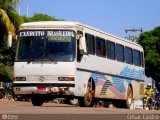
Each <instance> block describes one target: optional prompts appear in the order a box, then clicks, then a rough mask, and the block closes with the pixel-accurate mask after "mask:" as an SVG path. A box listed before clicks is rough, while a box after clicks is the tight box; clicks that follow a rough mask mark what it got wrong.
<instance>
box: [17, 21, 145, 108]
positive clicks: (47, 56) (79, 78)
mask: <svg viewBox="0 0 160 120" xmlns="http://www.w3.org/2000/svg"><path fill="white" fill-rule="evenodd" d="M143 74H144V62H143V48H142V47H141V46H140V45H139V44H136V43H133V42H130V41H128V40H125V39H123V38H120V37H117V36H114V35H111V34H109V33H106V32H103V31H100V30H98V29H95V28H92V27H90V26H87V25H84V24H81V23H78V22H68V21H49V22H31V23H24V24H22V25H21V26H20V30H19V40H18V47H17V52H16V58H15V62H14V92H15V93H16V94H20V95H29V96H31V99H32V104H33V105H34V106H41V105H42V104H43V102H44V101H45V100H46V99H50V98H54V97H60V96H62V97H67V96H72V97H73V96H74V97H77V98H78V100H79V105H80V106H93V105H94V102H95V99H99V98H100V99H106V100H107V99H110V100H123V101H125V103H126V107H128V108H129V107H130V105H131V102H132V100H133V99H139V98H141V97H142V96H143V95H144V80H143Z"/></svg>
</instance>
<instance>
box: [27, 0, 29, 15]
mask: <svg viewBox="0 0 160 120" xmlns="http://www.w3.org/2000/svg"><path fill="white" fill-rule="evenodd" d="M28 13H29V3H28V0H27V18H28Z"/></svg>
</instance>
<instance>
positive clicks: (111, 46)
mask: <svg viewBox="0 0 160 120" xmlns="http://www.w3.org/2000/svg"><path fill="white" fill-rule="evenodd" d="M106 51H107V58H108V59H112V60H115V55H116V54H115V43H114V42H111V41H106Z"/></svg>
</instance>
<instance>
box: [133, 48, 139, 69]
mask: <svg viewBox="0 0 160 120" xmlns="http://www.w3.org/2000/svg"><path fill="white" fill-rule="evenodd" d="M133 60H134V65H136V66H141V57H140V51H138V50H134V51H133Z"/></svg>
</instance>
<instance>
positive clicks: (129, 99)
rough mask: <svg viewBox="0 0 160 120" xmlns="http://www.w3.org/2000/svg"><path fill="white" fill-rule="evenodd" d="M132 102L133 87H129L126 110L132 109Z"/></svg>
mask: <svg viewBox="0 0 160 120" xmlns="http://www.w3.org/2000/svg"><path fill="white" fill-rule="evenodd" d="M132 101H133V91H132V88H131V86H130V85H129V86H128V89H127V97H126V108H128V109H130V107H131V104H132Z"/></svg>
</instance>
